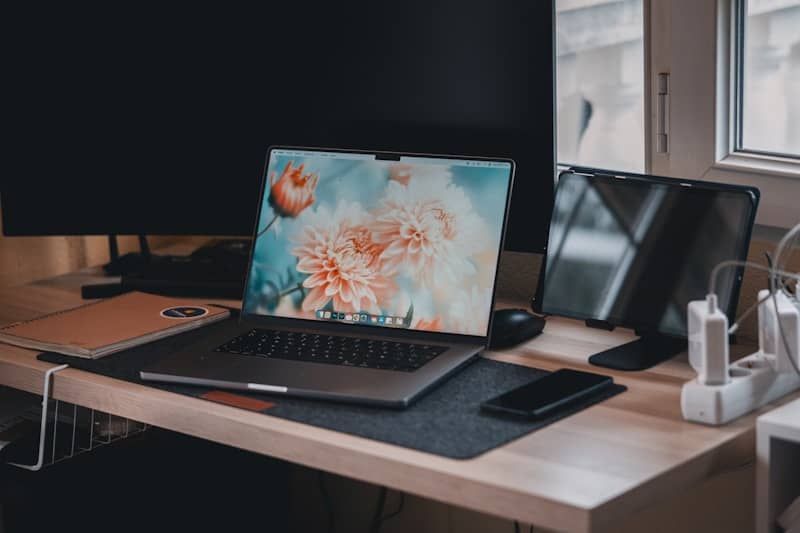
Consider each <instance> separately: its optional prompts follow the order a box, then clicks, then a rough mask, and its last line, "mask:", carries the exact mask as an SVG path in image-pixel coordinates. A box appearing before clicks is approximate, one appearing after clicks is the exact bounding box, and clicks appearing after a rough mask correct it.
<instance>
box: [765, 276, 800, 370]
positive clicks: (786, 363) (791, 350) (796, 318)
mask: <svg viewBox="0 0 800 533" xmlns="http://www.w3.org/2000/svg"><path fill="white" fill-rule="evenodd" d="M768 296H769V291H768V290H762V291H760V292H759V293H758V299H759V301H760V302H761V303H760V304H759V306H758V347H759V349H760V351H761V353H762V354H764V355H765V356H766V357H767V358H769V359H770V360H771V361H772V363H773V367H774V368H775V371H776V372H779V373H783V372H795V367H800V308H798V307H797V305H796V303H795V302H794V301H792V299H791V298H790V297H789V296H787V295H786V294H785V293H784V292H783V291H777V292H776V293H775V301H773V299H772V297H771V296H770V297H768ZM776 303H777V313H776V309H775V307H776V306H775V304H776ZM781 330H783V331H782V332H781ZM784 338H785V339H786V342H784ZM787 344H788V346H787ZM787 348H788V352H787ZM790 357H791V360H790ZM792 361H794V365H793V364H792Z"/></svg>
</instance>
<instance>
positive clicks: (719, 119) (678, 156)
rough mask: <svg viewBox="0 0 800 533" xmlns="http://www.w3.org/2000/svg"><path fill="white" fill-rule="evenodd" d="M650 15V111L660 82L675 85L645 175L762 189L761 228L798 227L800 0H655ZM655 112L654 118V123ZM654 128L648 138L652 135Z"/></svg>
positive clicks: (650, 149) (651, 145) (758, 218)
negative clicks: (662, 77)
mask: <svg viewBox="0 0 800 533" xmlns="http://www.w3.org/2000/svg"><path fill="white" fill-rule="evenodd" d="M649 5H650V19H649V22H650V29H649V32H650V40H649V43H648V44H649V65H650V72H649V74H648V75H649V80H650V87H651V89H650V96H651V100H652V101H654V102H655V101H656V99H655V98H654V92H655V91H656V86H657V84H656V83H654V82H655V80H656V78H657V76H658V75H659V74H661V73H664V74H667V75H668V78H669V81H668V95H667V100H668V105H667V106H666V107H667V110H668V111H667V114H666V119H665V121H662V123H663V122H666V124H667V136H668V140H669V142H668V150H667V151H665V152H663V153H662V152H659V151H658V150H656V146H655V145H654V143H652V142H650V143H648V145H647V150H648V162H649V163H650V166H649V170H650V171H651V172H652V173H653V174H660V175H664V176H673V177H678V178H688V179H700V180H705V181H716V182H722V183H730V184H739V185H750V186H755V187H758V188H759V189H760V191H761V202H760V205H759V208H758V213H757V215H756V222H757V223H758V224H761V225H766V226H777V227H784V228H786V227H791V226H792V225H794V224H796V223H797V222H798V221H800V204H798V198H800V144H798V142H799V141H800V137H799V136H798V133H800V98H798V96H797V95H798V94H800V48H798V47H799V46H800V45H798V42H800V30H798V28H800V0H716V1H715V2H710V1H702V2H700V1H697V0H671V1H670V2H659V1H657V0H651V1H650V3H649ZM659 90H660V89H659ZM657 111H658V110H657V109H648V112H649V115H650V116H655V115H657V113H656V112H657ZM659 118H660V117H659ZM650 127H651V128H652V129H651V135H652V133H653V132H654V131H655V126H654V125H651V126H650Z"/></svg>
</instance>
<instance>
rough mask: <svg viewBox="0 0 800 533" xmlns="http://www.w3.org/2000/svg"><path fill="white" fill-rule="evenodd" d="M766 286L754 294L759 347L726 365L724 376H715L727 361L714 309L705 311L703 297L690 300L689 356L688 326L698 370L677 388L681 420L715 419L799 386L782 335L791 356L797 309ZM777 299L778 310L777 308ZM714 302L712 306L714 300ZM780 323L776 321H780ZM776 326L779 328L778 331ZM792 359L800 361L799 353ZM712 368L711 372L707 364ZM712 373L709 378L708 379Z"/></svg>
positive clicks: (798, 334) (799, 318)
mask: <svg viewBox="0 0 800 533" xmlns="http://www.w3.org/2000/svg"><path fill="white" fill-rule="evenodd" d="M768 296H769V291H761V292H760V293H759V295H758V297H759V301H760V302H761V303H760V304H759V307H758V323H759V351H758V352H756V353H754V354H751V355H748V356H747V357H745V358H743V359H739V360H738V361H736V362H735V363H733V364H731V365H730V366H729V367H728V370H727V372H728V375H729V380H728V381H727V382H724V381H722V380H720V379H718V377H717V376H716V374H718V373H719V369H721V368H724V367H725V366H726V365H725V363H727V357H728V350H727V349H724V350H723V349H722V346H721V345H722V344H724V345H725V348H727V338H724V336H723V339H722V340H721V339H720V338H719V334H718V332H717V333H716V334H712V333H711V332H712V331H713V332H716V329H718V328H716V323H717V322H719V319H718V318H717V317H716V315H717V311H716V310H715V311H714V313H711V312H709V310H708V309H707V307H708V306H707V305H706V302H704V301H697V302H691V303H690V304H689V329H690V350H689V353H690V360H691V355H692V349H691V340H692V335H691V333H692V331H694V332H695V338H696V344H697V346H696V347H695V355H694V361H692V366H694V367H695V369H696V370H697V371H698V376H697V378H696V379H694V380H692V381H689V382H688V383H686V384H685V385H684V386H683V390H682V391H681V410H682V411H683V417H684V418H685V419H686V420H690V421H693V422H701V423H703V424H711V425H720V424H726V423H728V422H730V421H731V420H733V419H735V418H738V417H740V416H742V415H745V414H747V413H749V412H750V411H754V410H756V409H758V408H759V407H762V406H764V405H766V404H768V403H770V402H772V401H774V400H777V399H778V398H780V397H781V396H784V395H785V394H789V393H790V392H792V391H794V390H797V389H800V375H798V373H797V372H795V370H794V367H793V366H792V364H791V363H790V362H789V354H788V353H787V350H786V346H785V344H784V342H783V341H784V338H785V340H786V342H787V343H788V344H789V348H790V349H791V353H792V355H793V356H794V357H797V354H798V353H800V310H798V309H797V308H796V306H795V303H794V301H792V300H791V299H789V297H787V296H786V295H785V294H783V293H778V294H776V296H775V301H773V299H772V298H771V297H768ZM776 304H777V309H778V312H777V313H776ZM714 307H715V306H714ZM779 324H780V327H779ZM781 329H783V332H782V333H781ZM719 359H723V360H722V361H719ZM795 361H797V362H798V364H800V361H798V359H795ZM710 368H712V369H716V371H715V372H714V373H713V374H710V373H709V369H710ZM709 376H713V378H714V379H709Z"/></svg>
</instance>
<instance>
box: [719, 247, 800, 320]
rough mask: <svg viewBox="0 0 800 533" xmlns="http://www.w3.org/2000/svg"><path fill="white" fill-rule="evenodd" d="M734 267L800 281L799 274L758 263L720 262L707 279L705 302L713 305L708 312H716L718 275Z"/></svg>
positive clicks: (731, 260) (748, 311) (749, 310)
mask: <svg viewBox="0 0 800 533" xmlns="http://www.w3.org/2000/svg"><path fill="white" fill-rule="evenodd" d="M734 266H739V267H751V268H755V269H756V270H763V271H764V272H769V274H770V278H772V276H775V275H781V276H783V277H784V278H791V279H795V280H800V274H795V273H793V272H785V271H783V270H776V269H774V268H772V267H769V266H766V265H762V264H760V263H754V262H752V261H738V260H736V259H730V260H728V261H722V262H721V263H719V264H717V266H715V267H714V269H713V270H712V271H711V276H709V278H708V287H709V290H708V296H706V300H707V301H708V303H709V305H712V303H713V305H714V307H713V308H712V307H709V311H710V312H714V311H715V310H716V308H717V306H716V301H717V277H719V273H720V272H721V271H722V270H724V269H726V268H730V267H734ZM771 283H772V282H771V281H770V284H771ZM770 286H771V285H770ZM770 295H772V291H770ZM712 297H713V298H712ZM759 303H761V302H756V304H754V305H753V306H751V308H754V307H756V306H757V305H758V304H759ZM750 312H751V309H748V310H747V311H745V313H747V314H749V313H750ZM743 318H744V315H742V317H740V318H739V319H738V320H737V323H736V324H734V326H736V327H737V328H738V322H741V320H742V319H743ZM734 326H731V327H734Z"/></svg>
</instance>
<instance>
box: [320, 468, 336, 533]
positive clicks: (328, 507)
mask: <svg viewBox="0 0 800 533" xmlns="http://www.w3.org/2000/svg"><path fill="white" fill-rule="evenodd" d="M317 480H318V481H319V492H320V494H321V495H322V501H323V503H324V504H325V511H326V512H327V514H328V533H333V532H334V530H335V529H336V523H335V521H334V515H333V501H332V500H331V495H330V494H329V493H328V488H327V487H326V486H325V472H323V471H322V470H317Z"/></svg>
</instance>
